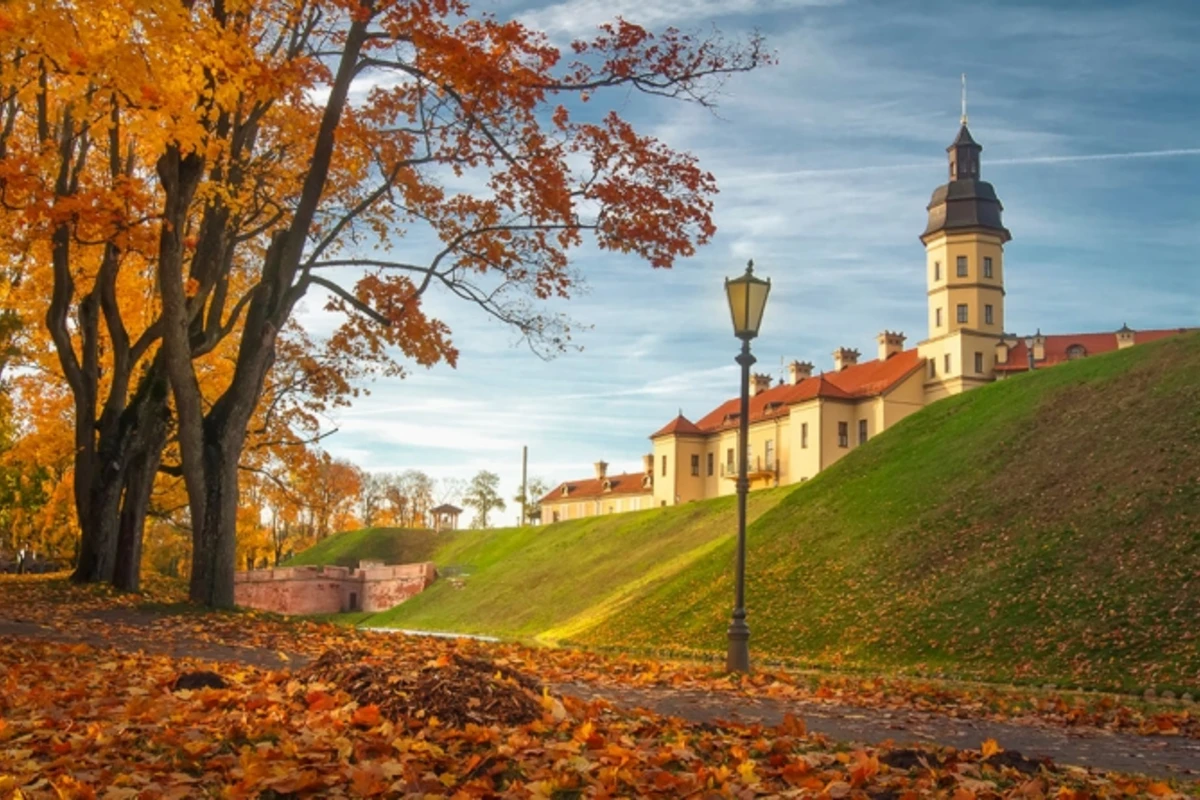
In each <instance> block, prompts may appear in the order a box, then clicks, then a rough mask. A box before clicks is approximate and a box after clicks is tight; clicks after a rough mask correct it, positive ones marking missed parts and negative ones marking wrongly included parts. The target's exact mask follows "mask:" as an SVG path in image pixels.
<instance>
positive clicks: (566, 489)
mask: <svg viewBox="0 0 1200 800" xmlns="http://www.w3.org/2000/svg"><path fill="white" fill-rule="evenodd" d="M570 493H571V487H570V486H567V485H566V484H565V483H564V484H563V488H562V496H563V497H566V496H567V495H569V494H570Z"/></svg>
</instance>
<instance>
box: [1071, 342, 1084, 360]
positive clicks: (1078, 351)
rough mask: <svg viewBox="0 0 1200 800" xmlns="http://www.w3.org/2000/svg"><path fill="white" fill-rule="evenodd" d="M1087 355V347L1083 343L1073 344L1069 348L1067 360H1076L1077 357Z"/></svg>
mask: <svg viewBox="0 0 1200 800" xmlns="http://www.w3.org/2000/svg"><path fill="white" fill-rule="evenodd" d="M1085 356H1087V348H1086V347H1084V346H1083V345H1081V344H1073V345H1071V346H1070V347H1068V348H1067V360H1068V361H1074V360H1075V359H1077V358H1084V357H1085Z"/></svg>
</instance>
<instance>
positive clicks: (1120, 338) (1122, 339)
mask: <svg viewBox="0 0 1200 800" xmlns="http://www.w3.org/2000/svg"><path fill="white" fill-rule="evenodd" d="M1136 337H1137V331H1135V330H1134V329H1133V328H1131V327H1129V326H1128V325H1124V324H1123V325H1121V330H1119V331H1117V349H1118V350H1124V349H1125V348H1126V347H1133V343H1134V339H1135V338H1136Z"/></svg>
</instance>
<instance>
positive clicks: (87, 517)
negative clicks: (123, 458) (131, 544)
mask: <svg viewBox="0 0 1200 800" xmlns="http://www.w3.org/2000/svg"><path fill="white" fill-rule="evenodd" d="M96 460H97V461H100V459H96ZM101 463H103V461H101ZM121 478H122V475H121V469H120V468H119V466H113V465H111V464H106V465H105V466H104V467H102V468H101V469H99V470H97V471H96V473H95V474H93V475H92V478H91V480H90V481H89V482H88V483H89V484H90V488H91V491H89V492H87V493H86V494H83V495H82V496H80V495H79V493H77V495H76V498H75V512H76V514H77V515H78V517H79V529H80V536H81V542H80V548H79V561H78V563H77V564H76V565H75V571H74V572H73V573H72V574H71V580H72V581H74V582H76V583H98V582H108V581H111V580H112V578H113V571H114V570H115V569H116V564H117V529H118V526H119V524H118V514H119V512H120V508H121Z"/></svg>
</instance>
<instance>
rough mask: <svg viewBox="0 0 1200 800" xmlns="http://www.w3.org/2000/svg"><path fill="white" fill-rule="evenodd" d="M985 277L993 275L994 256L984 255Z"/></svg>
mask: <svg viewBox="0 0 1200 800" xmlns="http://www.w3.org/2000/svg"><path fill="white" fill-rule="evenodd" d="M983 277H985V278H990V277H992V257H991V256H984V257H983Z"/></svg>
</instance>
